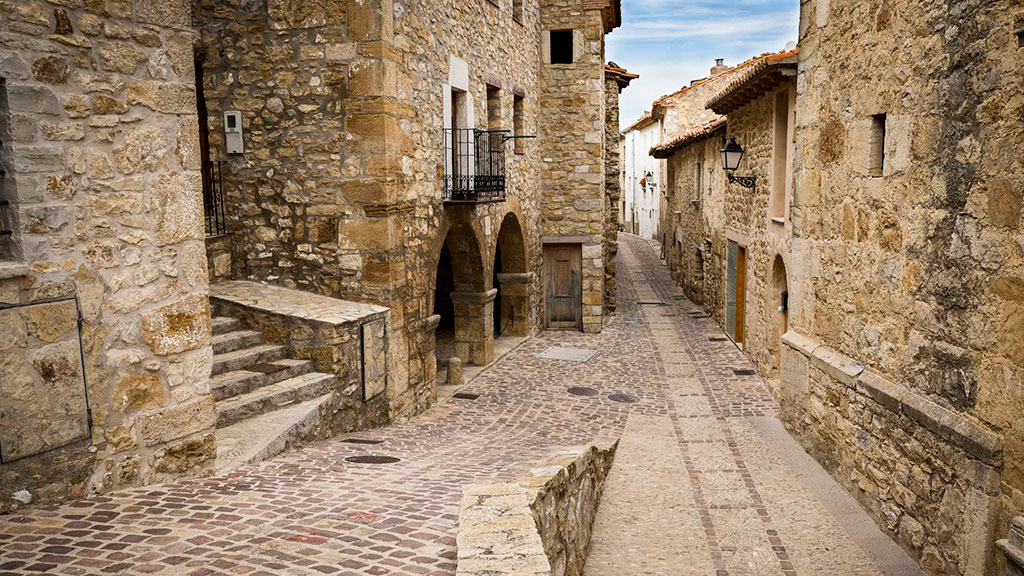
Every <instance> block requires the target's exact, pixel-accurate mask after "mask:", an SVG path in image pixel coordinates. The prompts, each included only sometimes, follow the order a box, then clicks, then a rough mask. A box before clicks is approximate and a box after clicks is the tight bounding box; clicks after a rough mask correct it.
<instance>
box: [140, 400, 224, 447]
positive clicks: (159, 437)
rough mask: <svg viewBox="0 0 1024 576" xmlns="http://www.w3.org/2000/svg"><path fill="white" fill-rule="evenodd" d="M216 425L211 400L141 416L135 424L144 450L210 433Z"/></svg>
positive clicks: (215, 412)
mask: <svg viewBox="0 0 1024 576" xmlns="http://www.w3.org/2000/svg"><path fill="white" fill-rule="evenodd" d="M216 423H217V411H216V409H215V408H214V403H213V397H212V396H206V397H204V398H201V399H199V400H196V401H194V402H191V403H188V404H182V405H178V406H168V407H166V408H162V409H160V410H155V411H153V412H148V413H144V414H141V415H140V416H139V418H138V420H137V421H136V426H137V427H138V430H139V440H141V441H142V444H143V446H160V445H163V444H167V443H168V442H170V441H172V440H177V439H178V438H184V437H186V436H191V435H193V434H198V433H199V432H203V431H205V430H210V429H212V428H213V427H214V426H215V425H216Z"/></svg>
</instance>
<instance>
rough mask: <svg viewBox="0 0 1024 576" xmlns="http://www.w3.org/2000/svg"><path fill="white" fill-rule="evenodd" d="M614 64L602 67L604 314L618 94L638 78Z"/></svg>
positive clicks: (616, 189) (615, 215) (614, 202)
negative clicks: (603, 121) (603, 74)
mask: <svg viewBox="0 0 1024 576" xmlns="http://www.w3.org/2000/svg"><path fill="white" fill-rule="evenodd" d="M638 77H639V76H637V75H636V74H629V73H628V72H626V71H625V70H624V69H622V68H618V67H617V66H616V65H615V64H614V63H610V64H609V65H608V66H607V67H606V68H605V81H604V84H605V85H604V90H605V111H604V112H605V128H604V190H605V196H604V211H605V222H604V238H603V241H602V247H603V252H602V258H603V259H604V313H605V314H611V313H612V312H615V292H616V283H615V267H616V263H617V260H618V258H617V256H618V253H619V225H620V222H619V199H620V198H621V196H622V172H621V166H622V155H621V151H622V134H621V133H620V132H619V93H620V92H622V90H623V89H625V88H626V87H627V86H629V83H630V82H631V81H633V80H634V79H636V78H638Z"/></svg>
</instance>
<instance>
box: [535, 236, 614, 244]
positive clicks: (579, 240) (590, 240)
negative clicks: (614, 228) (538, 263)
mask: <svg viewBox="0 0 1024 576" xmlns="http://www.w3.org/2000/svg"><path fill="white" fill-rule="evenodd" d="M540 241H541V244H600V243H601V236H600V235H596V234H595V235H589V234H581V235H577V236H543V237H541V239H540Z"/></svg>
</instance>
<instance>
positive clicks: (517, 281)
mask: <svg viewBox="0 0 1024 576" xmlns="http://www.w3.org/2000/svg"><path fill="white" fill-rule="evenodd" d="M534 276H536V275H535V274H534V273H533V272H516V273H509V274H498V284H500V285H501V288H500V294H501V298H500V300H499V301H500V303H501V317H502V318H505V317H506V315H510V316H511V317H512V326H511V327H510V328H509V334H510V335H512V336H528V335H529V334H530V318H529V314H530V284H531V283H532V282H533V279H534Z"/></svg>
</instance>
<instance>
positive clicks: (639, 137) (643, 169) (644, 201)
mask: <svg viewBox="0 0 1024 576" xmlns="http://www.w3.org/2000/svg"><path fill="white" fill-rule="evenodd" d="M660 141H661V123H660V122H655V123H653V124H651V125H649V126H645V127H643V128H640V129H639V130H635V129H634V130H629V131H628V132H625V133H623V146H624V150H623V155H622V158H623V164H624V166H623V171H622V173H623V182H622V201H621V208H620V215H621V216H622V219H621V222H622V225H623V227H624V228H625V230H626V232H632V233H634V234H637V235H639V236H643V237H644V238H655V239H660V237H659V230H658V228H659V223H660V221H661V220H660V211H661V195H662V192H663V190H664V189H665V186H664V181H663V180H664V177H663V173H664V171H663V170H662V161H661V160H658V159H657V158H655V157H653V156H651V155H650V150H651V148H652V147H654V146H656V145H657V144H658V143H659V142H660ZM645 175H647V185H646V186H641V185H640V182H641V181H642V180H643V179H644V176H645Z"/></svg>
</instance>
